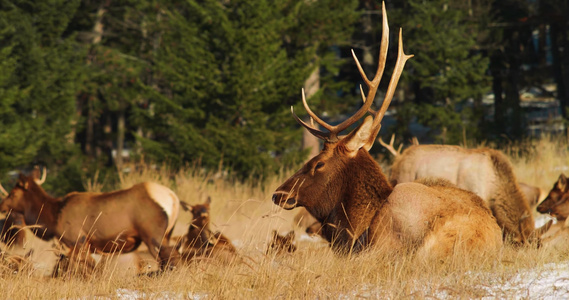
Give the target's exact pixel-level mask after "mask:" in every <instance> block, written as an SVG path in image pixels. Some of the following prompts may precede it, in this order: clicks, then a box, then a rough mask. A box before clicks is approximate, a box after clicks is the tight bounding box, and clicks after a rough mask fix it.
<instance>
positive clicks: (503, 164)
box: [390, 145, 538, 245]
mask: <svg viewBox="0 0 569 300" xmlns="http://www.w3.org/2000/svg"><path fill="white" fill-rule="evenodd" d="M428 177H440V178H444V179H446V180H448V181H450V182H452V183H453V184H456V185H457V186H458V187H459V188H461V189H465V190H468V191H471V192H473V193H475V194H477V195H478V196H480V197H481V198H482V199H483V200H484V202H485V204H486V205H487V206H488V207H489V208H490V210H491V211H492V213H493V215H494V216H495V217H496V221H497V222H498V225H499V226H500V228H502V229H503V237H504V238H505V239H507V240H511V241H512V242H513V243H514V244H517V245H520V244H526V243H528V242H531V241H536V240H537V238H538V236H537V233H536V232H535V224H534V219H533V214H532V210H531V208H530V205H529V203H528V200H527V199H526V198H525V196H524V194H523V193H522V191H521V189H520V187H519V185H518V184H517V182H516V176H515V174H514V172H513V168H512V166H511V163H510V161H509V160H508V158H507V157H506V156H505V155H504V154H502V153H501V152H500V151H497V150H494V149H489V148H480V149H467V148H463V147H459V146H453V145H413V146H410V147H409V148H407V149H405V151H403V153H401V155H398V156H396V158H395V161H394V162H393V165H392V167H391V176H390V182H391V184H392V185H397V184H401V183H405V182H413V181H415V180H417V179H420V178H428Z"/></svg>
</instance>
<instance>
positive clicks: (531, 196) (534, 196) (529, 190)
mask: <svg viewBox="0 0 569 300" xmlns="http://www.w3.org/2000/svg"><path fill="white" fill-rule="evenodd" d="M518 186H519V187H520V191H521V192H522V194H524V197H525V198H526V200H527V201H528V205H529V206H530V208H532V210H533V208H535V207H536V206H537V204H538V203H539V202H540V201H541V199H542V196H544V195H543V194H544V193H543V191H542V190H541V189H540V188H539V187H537V186H533V185H529V184H527V183H523V182H518Z"/></svg>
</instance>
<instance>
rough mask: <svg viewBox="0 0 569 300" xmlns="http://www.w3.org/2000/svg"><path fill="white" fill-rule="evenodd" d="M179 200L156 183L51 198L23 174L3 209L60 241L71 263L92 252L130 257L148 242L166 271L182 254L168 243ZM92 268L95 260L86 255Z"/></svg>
mask: <svg viewBox="0 0 569 300" xmlns="http://www.w3.org/2000/svg"><path fill="white" fill-rule="evenodd" d="M179 207H180V200H179V199H178V197H177V196H176V194H175V193H174V192H173V191H172V190H170V189H168V188H167V187H165V186H162V185H160V184H157V183H152V182H144V183H140V184H137V185H134V186H132V187H131V188H129V189H125V190H119V191H115V192H110V193H78V192H73V193H69V194H67V195H66V196H64V197H63V198H58V199H56V198H52V197H50V196H49V195H47V193H46V192H45V191H44V190H43V189H42V188H41V187H40V186H39V185H38V184H37V183H36V182H35V181H34V180H33V179H32V178H30V177H26V176H24V175H20V177H19V179H18V182H17V183H16V185H15V186H14V188H13V189H12V191H11V192H10V193H9V195H8V196H7V197H6V198H5V199H4V200H3V201H2V202H1V203H0V210H2V211H8V210H11V211H13V212H17V213H21V214H23V215H24V219H25V222H26V224H34V225H38V227H40V228H39V229H34V230H32V231H33V232H34V234H35V235H36V236H37V237H39V238H41V239H43V240H50V239H52V238H56V239H58V240H59V241H60V242H61V243H62V244H63V245H65V246H66V247H68V248H69V249H70V253H69V255H68V256H69V257H70V259H71V261H74V259H75V258H81V257H82V255H81V251H86V252H88V253H93V252H98V253H114V252H122V253H128V252H132V251H134V250H136V249H137V248H138V246H139V245H140V244H141V243H142V242H144V243H145V244H146V245H147V246H148V250H149V252H150V253H151V254H152V256H153V257H156V258H157V259H158V260H159V263H160V266H161V269H162V270H164V269H165V268H166V267H167V266H173V265H176V263H177V261H178V259H179V255H178V253H177V252H176V250H175V249H174V248H173V247H171V246H169V245H168V240H169V238H170V234H171V232H172V229H173V227H174V224H175V222H176V219H177V217H178V210H179ZM84 258H85V259H86V260H88V262H87V263H88V264H93V263H94V262H93V261H92V260H93V258H92V257H90V256H89V255H86V256H85V257H84Z"/></svg>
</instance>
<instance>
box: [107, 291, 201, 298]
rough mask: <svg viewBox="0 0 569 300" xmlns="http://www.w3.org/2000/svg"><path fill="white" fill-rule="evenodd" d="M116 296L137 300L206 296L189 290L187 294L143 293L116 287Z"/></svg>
mask: <svg viewBox="0 0 569 300" xmlns="http://www.w3.org/2000/svg"><path fill="white" fill-rule="evenodd" d="M116 297H117V298H118V299H123V300H130V299H132V300H138V299H165V300H168V299H191V300H202V299H206V298H208V296H207V295H206V294H197V293H192V292H189V293H187V294H181V293H174V292H166V291H164V292H158V293H145V292H141V291H137V290H129V289H118V290H117V295H116Z"/></svg>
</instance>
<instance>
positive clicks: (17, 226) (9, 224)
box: [0, 166, 47, 248]
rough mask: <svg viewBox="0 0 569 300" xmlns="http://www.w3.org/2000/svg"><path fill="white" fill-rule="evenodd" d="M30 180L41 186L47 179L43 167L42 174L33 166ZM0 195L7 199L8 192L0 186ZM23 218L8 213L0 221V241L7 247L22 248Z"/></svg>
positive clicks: (23, 236) (24, 225) (16, 214)
mask: <svg viewBox="0 0 569 300" xmlns="http://www.w3.org/2000/svg"><path fill="white" fill-rule="evenodd" d="M31 175H32V178H34V181H35V182H36V184H37V185H42V184H43V183H44V182H45V180H46V178H47V170H46V168H45V167H44V168H43V173H42V171H41V170H40V168H39V167H38V166H35V167H34V169H33V170H32V172H31ZM0 193H2V197H7V196H8V192H7V191H6V190H5V189H4V188H3V187H2V186H1V185H0ZM25 227H26V224H25V222H24V216H23V215H22V214H19V213H17V212H9V213H8V214H7V215H6V218H4V219H2V220H0V241H1V242H2V243H4V244H6V246H8V247H13V246H16V247H20V248H22V247H24V242H25V238H26V232H25V230H24V228H25Z"/></svg>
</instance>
